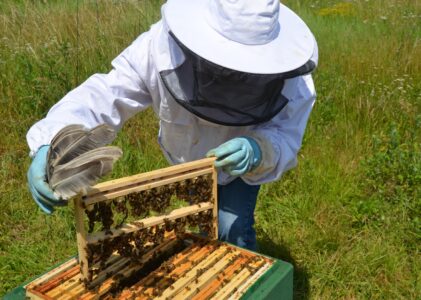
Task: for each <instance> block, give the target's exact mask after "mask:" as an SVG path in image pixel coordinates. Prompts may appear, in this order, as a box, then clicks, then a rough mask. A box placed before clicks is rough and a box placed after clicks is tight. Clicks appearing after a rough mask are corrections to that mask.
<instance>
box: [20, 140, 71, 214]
mask: <svg viewBox="0 0 421 300" xmlns="http://www.w3.org/2000/svg"><path fill="white" fill-rule="evenodd" d="M49 148H50V146H49V145H46V146H42V147H41V148H39V150H38V152H37V153H36V154H35V157H34V159H33V161H32V163H31V166H30V167H29V170H28V174H27V176H28V184H29V190H30V192H31V194H32V198H33V199H34V200H35V202H36V203H37V204H38V206H39V207H40V208H41V209H42V210H43V211H44V212H46V213H47V214H51V213H52V212H53V211H54V208H53V206H57V205H59V206H63V205H66V204H67V201H64V200H60V199H57V197H56V196H54V192H53V191H52V190H51V188H50V186H49V185H48V183H47V173H46V168H47V154H48V149H49Z"/></svg>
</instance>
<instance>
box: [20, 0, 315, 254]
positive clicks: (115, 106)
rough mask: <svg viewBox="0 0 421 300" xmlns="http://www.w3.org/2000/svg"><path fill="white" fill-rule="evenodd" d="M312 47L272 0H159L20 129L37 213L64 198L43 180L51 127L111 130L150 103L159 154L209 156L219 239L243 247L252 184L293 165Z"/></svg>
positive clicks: (248, 240) (249, 237)
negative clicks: (153, 13)
mask: <svg viewBox="0 0 421 300" xmlns="http://www.w3.org/2000/svg"><path fill="white" fill-rule="evenodd" d="M317 55H318V54H317V45H316V42H315V39H314V37H313V35H312V33H311V32H310V30H309V29H308V27H307V26H306V24H305V23H304V22H303V21H302V20H301V19H300V18H299V17H298V16H297V15H296V14H295V13H294V12H292V11H291V10H290V9H288V8H287V7H286V6H284V5H282V4H280V3H279V1H278V0H259V1H255V0H169V1H168V2H167V3H166V4H164V5H163V6H162V20H160V21H159V22H157V23H156V24H154V25H152V27H151V28H150V30H149V31H148V32H145V33H143V34H141V35H140V36H139V37H138V38H137V39H136V40H135V41H134V42H133V43H132V44H131V45H130V46H129V47H128V48H127V49H125V50H124V51H123V52H122V53H121V54H120V55H119V56H118V57H117V58H115V59H114V60H113V62H112V66H113V69H112V70H111V71H110V72H109V73H108V74H95V75H93V76H91V77H90V78H89V79H88V80H86V81H85V82H84V83H83V84H81V85H80V86H79V87H77V88H76V89H74V90H72V91H71V92H69V93H68V94H67V95H66V96H65V97H64V98H63V99H62V100H61V101H59V102H58V103H57V104H56V105H54V106H53V107H52V108H51V109H50V111H49V112H48V114H47V116H46V117H45V118H44V119H42V120H40V121H39V122H37V123H36V124H34V125H33V126H32V128H31V129H30V130H29V132H28V134H27V140H28V144H29V147H30V149H31V156H32V157H33V158H34V159H33V162H32V164H31V167H30V169H29V171H28V181H29V186H30V190H31V193H32V196H33V198H34V199H35V201H36V202H37V204H38V205H39V206H40V207H41V208H42V209H43V210H44V211H45V212H47V213H51V212H52V211H53V207H54V206H55V205H63V204H64V203H65V201H63V200H62V199H57V198H56V197H55V196H54V194H53V192H52V191H51V190H50V189H49V187H48V185H47V184H46V182H45V167H46V154H47V149H48V145H49V144H50V142H51V140H52V138H53V137H54V135H55V134H56V133H57V132H58V131H59V130H60V129H62V128H63V127H64V126H66V125H69V124H83V125H84V126H86V127H87V128H92V127H95V126H97V125H98V124H101V123H107V124H109V125H110V126H112V127H114V128H115V129H116V130H119V129H120V128H121V127H122V126H123V124H124V122H126V120H128V119H129V118H130V117H132V116H133V115H135V114H136V113H138V112H141V111H143V110H145V109H146V108H148V107H150V106H152V108H153V109H154V111H155V113H156V115H157V117H158V118H159V125H160V130H159V135H158V142H159V144H160V146H161V149H162V152H163V153H164V155H165V157H166V158H167V159H168V161H169V162H170V163H171V164H178V163H183V162H187V161H192V160H196V159H201V158H203V157H205V156H212V155H214V156H216V157H217V160H216V162H215V165H216V167H218V168H220V170H219V172H218V183H219V189H218V197H219V204H218V205H219V238H220V239H221V240H225V241H229V242H231V243H234V244H236V245H238V246H241V247H246V248H249V249H255V247H256V234H255V231H254V229H253V224H254V217H253V214H254V209H255V205H256V198H257V194H258V191H259V187H260V185H261V184H263V183H266V182H271V181H274V180H277V179H279V178H280V177H281V175H282V174H283V173H284V172H285V171H287V170H288V169H291V168H292V167H294V166H295V165H296V161H297V152H298V150H299V148H300V146H301V142H302V138H303V134H304V130H305V127H306V124H307V120H308V117H309V114H310V112H311V109H312V106H313V104H314V101H315V89H314V85H313V80H312V77H311V75H310V73H311V72H312V71H313V70H314V69H315V67H316V64H317ZM144 130H149V128H144Z"/></svg>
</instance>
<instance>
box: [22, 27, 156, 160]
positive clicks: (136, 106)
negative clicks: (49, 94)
mask: <svg viewBox="0 0 421 300" xmlns="http://www.w3.org/2000/svg"><path fill="white" fill-rule="evenodd" d="M150 68H151V67H150V33H149V32H146V33H144V34H142V35H141V36H139V38H137V39H136V40H135V41H134V42H133V43H132V44H131V45H130V46H129V47H128V48H127V49H125V50H124V51H123V52H122V53H121V54H120V55H119V56H118V57H117V58H115V59H114V60H113V61H112V70H111V71H110V72H109V73H108V74H95V75H92V76H91V77H90V78H88V79H87V80H86V81H85V82H84V83H82V84H81V85H80V86H79V87H77V88H75V89H74V90H72V91H71V92H69V93H68V94H67V95H66V96H65V97H64V98H63V99H61V100H60V101H59V102H58V103H56V104H55V105H54V106H53V107H52V108H51V109H50V111H49V112H48V114H47V116H46V117H45V118H44V119H42V120H40V121H38V122H37V123H35V124H34V125H33V126H32V127H31V128H30V129H29V131H28V133H27V136H26V137H27V142H28V145H29V148H30V155H31V156H33V155H34V154H35V153H36V151H37V150H38V148H39V147H40V146H42V145H46V144H49V143H50V142H51V140H52V139H53V137H54V136H55V135H56V134H57V132H58V131H59V130H60V129H62V128H63V127H65V126H66V125H69V124H82V125H84V126H85V127H87V128H93V127H95V126H97V125H99V124H103V123H107V124H108V125H110V126H111V127H113V128H114V129H115V130H116V131H117V130H119V129H120V128H121V127H122V126H123V124H124V122H125V121H126V120H127V119H129V118H130V117H132V116H133V115H134V114H136V113H137V112H140V111H142V110H144V109H146V108H147V107H149V106H150V105H151V103H152V100H151V96H150V93H149V91H148V88H147V84H146V83H147V80H148V78H149V77H148V72H150Z"/></svg>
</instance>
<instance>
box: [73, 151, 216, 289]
mask: <svg viewBox="0 0 421 300" xmlns="http://www.w3.org/2000/svg"><path fill="white" fill-rule="evenodd" d="M214 160H215V158H205V159H201V160H197V161H194V162H189V163H184V164H180V165H176V166H172V167H168V168H164V169H159V170H155V171H152V172H147V173H142V174H138V175H134V176H130V177H125V178H120V179H116V180H111V181H107V182H104V183H100V184H98V185H96V186H94V187H93V189H92V190H91V191H90V192H89V194H88V195H87V196H84V197H79V198H76V199H75V201H74V203H75V218H76V233H77V234H76V236H77V246H78V254H79V265H80V273H81V279H82V281H84V282H85V283H89V274H88V273H89V268H90V266H89V261H88V253H87V249H88V246H89V245H92V244H96V243H101V242H102V241H103V240H104V239H114V238H116V237H119V236H122V235H124V234H128V233H133V232H136V231H139V230H141V229H144V228H148V227H152V226H156V225H161V224H164V223H165V222H166V221H168V220H177V219H180V218H183V217H186V216H189V215H193V214H197V213H199V212H203V211H212V234H211V237H212V238H213V239H217V238H218V217H217V216H218V206H217V203H218V199H217V173H216V170H215V167H214ZM202 175H209V176H211V178H212V196H211V200H210V201H207V202H199V203H197V204H194V205H190V206H187V207H182V208H179V209H175V210H173V211H171V212H170V213H168V214H165V215H158V216H153V217H148V218H144V219H140V220H138V221H135V222H131V223H127V224H122V226H120V227H119V228H114V229H111V230H108V231H101V232H96V233H93V234H89V233H88V232H87V231H86V229H85V223H84V216H85V209H87V208H89V207H90V206H92V205H94V204H96V203H100V202H102V201H109V200H111V199H115V198H117V197H121V196H125V195H128V194H131V193H135V192H140V191H145V190H150V189H153V188H157V187H161V186H165V185H169V184H171V183H175V182H181V181H183V180H187V179H194V178H197V177H198V176H202Z"/></svg>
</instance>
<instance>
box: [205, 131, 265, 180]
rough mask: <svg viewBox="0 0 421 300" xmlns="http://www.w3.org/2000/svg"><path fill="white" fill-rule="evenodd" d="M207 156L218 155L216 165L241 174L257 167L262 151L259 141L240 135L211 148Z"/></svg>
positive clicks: (226, 170) (234, 174)
mask: <svg viewBox="0 0 421 300" xmlns="http://www.w3.org/2000/svg"><path fill="white" fill-rule="evenodd" d="M206 156H207V157H211V156H216V158H217V159H216V161H215V167H217V168H222V170H223V171H224V172H226V173H228V174H230V175H232V176H241V175H243V174H245V173H247V172H248V171H250V170H252V169H253V168H255V167H257V166H258V165H259V164H260V162H261V160H262V152H261V150H260V147H259V145H258V144H257V142H256V141H255V140H254V139H252V138H250V137H238V138H234V139H232V140H229V141H228V142H225V143H223V144H222V145H220V146H219V147H217V148H215V149H212V150H210V151H209V152H208V153H207V154H206Z"/></svg>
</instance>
